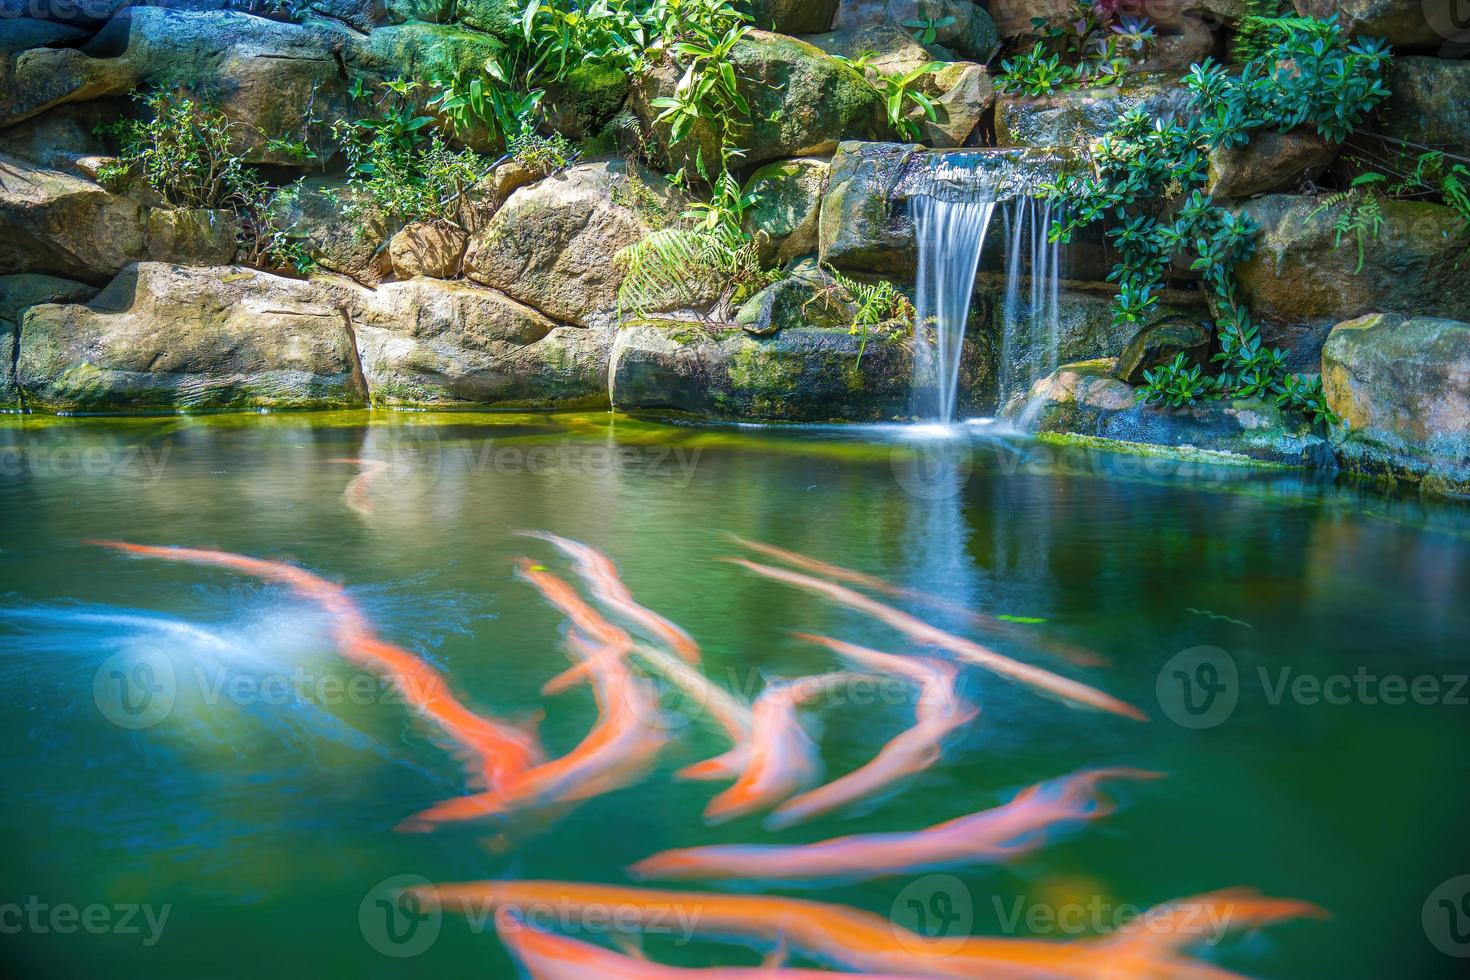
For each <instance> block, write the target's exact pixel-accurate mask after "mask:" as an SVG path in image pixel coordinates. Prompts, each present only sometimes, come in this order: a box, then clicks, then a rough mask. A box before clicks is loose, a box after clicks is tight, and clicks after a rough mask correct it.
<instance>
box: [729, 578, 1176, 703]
mask: <svg viewBox="0 0 1470 980" xmlns="http://www.w3.org/2000/svg"><path fill="white" fill-rule="evenodd" d="M727 560H728V561H730V562H732V563H734V564H736V565H739V566H740V567H741V568H744V569H747V570H748V571H752V572H754V573H756V574H757V575H763V576H765V577H766V578H769V579H774V580H776V581H778V582H785V583H786V584H787V585H792V586H795V587H796V588H798V589H803V590H805V591H807V592H812V593H815V594H817V595H820V596H823V597H824V598H826V599H828V600H830V601H831V602H835V603H837V604H838V605H842V606H847V607H848V608H849V609H856V610H858V611H859V612H865V613H867V614H868V615H870V616H873V617H874V618H876V619H878V620H880V621H881V622H884V623H886V624H888V625H889V626H891V627H893V628H894V629H896V630H898V631H899V632H901V633H903V634H904V635H906V636H908V637H909V638H910V639H912V640H914V641H915V642H917V643H923V644H927V645H929V646H935V647H939V648H941V649H944V650H948V651H949V652H951V653H953V654H954V655H955V656H957V657H959V658H960V659H961V660H964V661H966V662H967V663H972V664H974V665H976V666H977V667H984V668H985V669H987V670H990V671H992V672H994V673H997V674H1000V675H1001V676H1003V677H1009V678H1010V679H1012V680H1014V681H1019V682H1020V683H1022V684H1026V685H1028V686H1030V687H1033V688H1036V689H1038V690H1041V691H1046V692H1047V693H1049V694H1053V695H1056V696H1057V697H1060V698H1063V699H1065V700H1067V701H1071V702H1073V703H1074V704H1081V705H1086V706H1088V707H1091V708H1098V709H1100V710H1103V711H1111V712H1112V713H1114V714H1119V715H1123V716H1124V717H1127V718H1133V719H1136V720H1138V721H1147V720H1148V718H1147V716H1146V715H1144V713H1143V712H1142V711H1139V710H1138V709H1137V708H1135V707H1133V706H1132V705H1131V704H1127V703H1126V702H1123V701H1120V700H1118V699H1117V698H1115V697H1113V696H1112V695H1110V694H1104V693H1103V692H1102V691H1099V690H1097V689H1096V688H1092V687H1088V686H1087V685H1086V684H1082V683H1080V682H1078V681H1074V680H1069V679H1068V678H1066V677H1062V676H1060V675H1059V674H1053V673H1052V672H1051V671H1049V670H1043V669H1041V668H1040V667H1032V666H1031V665H1030V664H1023V663H1021V662H1019V661H1016V660H1012V659H1011V658H1010V657H1006V656H1002V655H1001V654H999V653H996V652H995V651H994V650H991V649H989V648H987V647H984V646H981V645H980V644H978V643H975V642H973V641H971V640H966V639H963V638H961V637H958V636H955V635H953V634H952V633H946V632H944V631H943V630H941V629H938V628H936V627H933V626H930V625H929V624H928V623H925V622H923V621H922V620H919V619H916V618H914V617H913V616H910V615H909V614H908V613H906V612H903V611H902V610H899V609H895V608H893V607H892V606H887V605H884V604H883V603H881V602H878V601H877V600H876V599H870V598H868V597H867V596H865V595H863V594H861V593H859V592H854V591H853V590H852V589H849V588H845V587H844V586H841V585H834V584H833V583H831V582H825V581H823V580H821V579H816V578H812V577H811V576H809V575H802V574H801V573H800V572H792V571H787V570H786V569H784V568H773V567H772V566H770V565H761V564H758V563H756V562H753V561H746V560H745V559H744V558H730V559H727Z"/></svg>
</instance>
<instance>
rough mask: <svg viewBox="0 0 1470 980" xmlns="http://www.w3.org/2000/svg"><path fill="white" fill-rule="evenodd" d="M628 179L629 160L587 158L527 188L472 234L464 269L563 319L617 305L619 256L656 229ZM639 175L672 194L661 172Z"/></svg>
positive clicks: (657, 190)
mask: <svg viewBox="0 0 1470 980" xmlns="http://www.w3.org/2000/svg"><path fill="white" fill-rule="evenodd" d="M627 179H628V175H627V167H626V165H625V164H624V163H623V162H622V161H611V162H599V163H586V164H581V165H579V166H576V167H572V168H570V169H568V170H566V171H563V172H562V173H560V174H558V175H557V176H555V177H550V178H548V179H546V180H543V181H541V182H539V183H537V184H533V185H531V186H529V187H523V188H521V189H520V190H518V191H516V192H515V193H513V194H512V195H511V196H510V199H509V200H507V201H506V202H505V204H504V206H502V207H501V208H500V210H499V211H497V212H496V213H495V216H494V217H493V218H491V219H490V221H489V222H487V223H486V225H485V227H484V228H482V229H480V230H478V231H476V232H475V234H474V235H473V236H471V238H470V243H469V249H468V251H467V252H466V254H465V262H464V268H465V275H467V276H469V278H471V279H473V280H475V281H476V282H479V283H481V284H483V285H486V286H491V287H493V288H495V289H499V290H501V291H502V292H504V293H506V294H507V295H509V296H512V297H514V298H515V299H518V300H520V301H521V302H522V303H525V304H527V305H529V306H533V307H535V308H536V309H538V310H540V311H541V312H543V313H545V314H546V315H547V316H550V317H552V318H553V319H556V320H559V321H561V322H563V323H575V324H577V325H578V326H586V325H587V324H588V323H589V322H590V321H591V318H592V317H593V316H594V315H595V314H597V313H599V312H605V311H610V310H614V309H616V308H617V293H618V286H619V285H621V283H622V280H623V271H622V269H621V268H620V266H619V264H618V263H617V262H616V261H615V259H614V256H615V255H616V254H617V253H618V251H619V250H620V249H622V248H624V247H625V246H628V245H631V244H633V243H634V242H636V241H638V240H639V239H640V238H642V237H643V236H644V235H645V234H646V233H647V232H648V231H650V230H652V227H651V225H650V224H649V223H648V222H647V221H646V220H645V219H644V218H643V216H642V215H640V214H639V212H638V211H637V210H635V209H634V208H633V207H632V206H631V205H630V204H628V203H625V202H626V195H624V194H620V193H619V186H620V183H621V182H623V181H626V180H627ZM636 179H638V180H639V181H640V182H642V184H643V186H644V188H645V189H646V190H647V191H648V192H649V193H651V194H654V195H655V196H659V195H663V196H664V197H665V199H669V198H668V195H669V191H668V190H667V189H666V188H665V187H664V186H663V185H664V182H663V181H662V180H661V179H659V178H658V177H657V176H655V175H641V174H640V175H636ZM670 200H671V199H670ZM670 210H672V211H674V212H675V213H677V211H678V210H679V208H678V207H677V205H671V207H670Z"/></svg>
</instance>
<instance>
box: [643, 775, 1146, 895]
mask: <svg viewBox="0 0 1470 980" xmlns="http://www.w3.org/2000/svg"><path fill="white" fill-rule="evenodd" d="M1160 775H1161V774H1160V773H1152V772H1144V771H1142V770H1138V769H1092V770H1084V771H1082V772H1076V773H1073V774H1071V775H1070V776H1063V777H1061V778H1059V779H1052V780H1048V781H1047V782H1044V783H1037V784H1036V785H1035V786H1030V787H1027V788H1026V789H1024V790H1022V791H1021V792H1020V793H1018V794H1017V795H1016V797H1015V798H1014V799H1012V800H1011V801H1010V802H1009V803H1006V804H1004V805H1002V806H998V807H993V808H992V809H989V810H981V811H980V812H978V813H972V814H969V815H968V816H964V817H958V818H956V819H954V820H948V821H945V822H944V823H940V824H935V825H934V826H932V827H928V828H925V829H924V830H918V831H910V832H900V833H887V834H854V835H851V836H848V837H835V838H833V839H831V840H825V841H818V842H817V843H815V844H795V845H776V844H722V845H716V846H713V847H690V848H680V849H676V850H670V851H660V852H659V853H657V854H654V855H652V856H651V857H647V858H644V859H643V860H642V861H639V862H637V863H636V864H633V865H631V866H630V867H629V868H628V869H627V870H628V874H629V875H630V876H631V877H633V878H635V879H638V880H642V879H646V878H662V879H665V880H676V879H682V880H687V879H703V880H715V879H753V880H758V881H782V882H802V883H809V882H824V881H862V880H866V879H869V878H882V877H886V876H889V875H896V874H908V873H912V872H918V871H929V870H934V869H938V868H950V867H959V866H964V865H973V864H995V863H1000V862H1004V861H1009V860H1011V859H1013V858H1016V857H1019V856H1021V855H1023V854H1026V853H1029V852H1030V851H1033V850H1035V849H1036V848H1038V847H1040V846H1041V845H1042V844H1044V843H1045V842H1046V831H1047V830H1048V829H1050V828H1052V827H1055V826H1056V825H1057V824H1061V823H1067V822H1074V821H1082V820H1096V819H1097V818H1099V817H1102V816H1105V815H1107V814H1109V813H1111V812H1112V811H1113V806H1112V805H1111V804H1110V803H1109V802H1108V801H1107V800H1105V799H1104V798H1102V797H1101V796H1099V795H1098V793H1097V784H1098V783H1099V782H1101V781H1102V780H1104V779H1154V778H1157V777H1158V776H1160Z"/></svg>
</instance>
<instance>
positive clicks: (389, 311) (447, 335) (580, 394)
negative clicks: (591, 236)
mask: <svg viewBox="0 0 1470 980" xmlns="http://www.w3.org/2000/svg"><path fill="white" fill-rule="evenodd" d="M352 322H353V330H354V334H355V337H356V341H357V345H358V350H359V351H360V354H361V360H362V370H363V375H364V377H365V378H366V380H367V387H368V390H369V391H370V392H371V394H372V401H373V403H374V404H381V405H479V406H498V407H538V408H549V407H561V408H594V407H605V406H606V405H607V397H608V396H607V364H608V355H609V352H610V350H611V347H612V342H613V330H612V329H611V328H610V327H606V326H604V327H603V328H601V329H597V330H588V329H583V328H580V327H567V326H559V325H558V324H556V323H554V322H552V321H551V320H549V319H547V318H546V317H545V316H543V315H542V314H540V313H538V312H537V311H535V310H533V309H531V308H530V307H528V306H525V305H523V304H521V303H517V302H516V301H515V300H513V299H511V298H510V297H508V296H506V295H504V294H503V293H500V292H496V291H494V290H489V289H481V288H477V287H475V286H472V285H470V284H468V283H463V282H440V281H437V280H431V279H414V280H409V281H407V282H396V283H385V284H383V285H382V286H379V287H378V289H377V290H376V291H375V292H373V293H371V294H369V295H365V296H363V297H361V298H360V301H359V302H357V303H355V304H354V306H353V321H352Z"/></svg>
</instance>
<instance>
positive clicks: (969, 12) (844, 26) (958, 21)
mask: <svg viewBox="0 0 1470 980" xmlns="http://www.w3.org/2000/svg"><path fill="white" fill-rule="evenodd" d="M949 17H952V18H954V19H953V20H952V21H951V22H950V23H948V24H945V25H944V26H942V27H938V26H937V25H936V32H935V42H936V43H938V44H942V45H944V46H945V47H947V48H949V49H950V50H952V51H958V52H959V53H961V54H964V55H968V56H970V57H972V58H975V59H976V60H977V61H981V62H985V61H989V60H990V57H991V55H993V54H995V52H996V50H997V49H999V47H1000V36H999V34H998V32H997V30H996V25H995V21H994V20H992V19H991V16H990V14H989V13H987V12H986V11H985V9H984V8H982V7H980V6H977V5H976V4H974V3H971V2H969V0H842V2H841V4H840V5H839V6H838V9H837V16H836V17H835V18H834V19H833V20H832V22H831V26H832V27H833V29H835V30H849V29H852V28H856V27H867V26H871V25H874V24H891V25H894V26H897V27H904V26H905V25H906V24H910V23H922V22H923V21H925V20H933V21H942V20H944V19H945V18H949ZM907 29H908V30H910V31H918V30H920V28H917V27H910V28H907Z"/></svg>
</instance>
